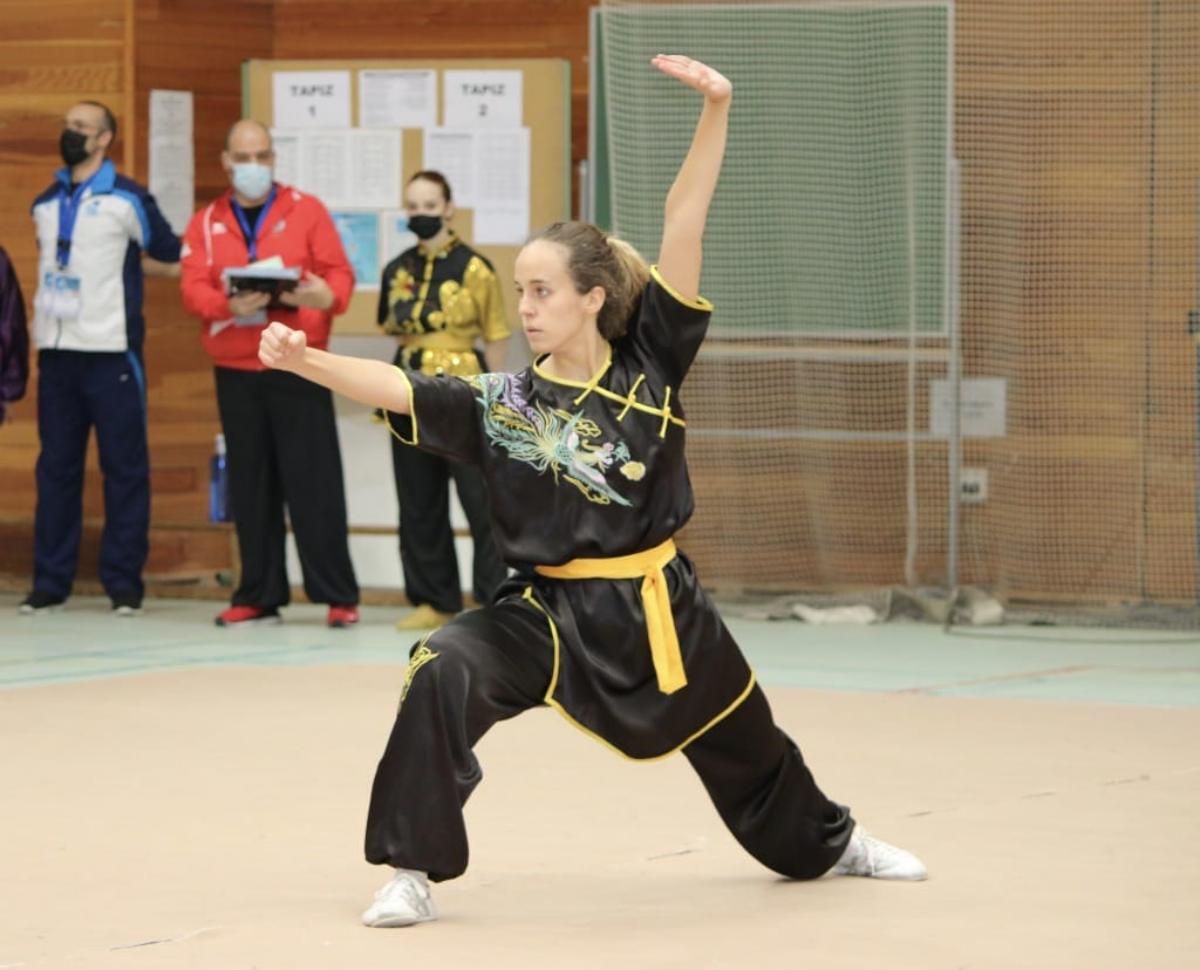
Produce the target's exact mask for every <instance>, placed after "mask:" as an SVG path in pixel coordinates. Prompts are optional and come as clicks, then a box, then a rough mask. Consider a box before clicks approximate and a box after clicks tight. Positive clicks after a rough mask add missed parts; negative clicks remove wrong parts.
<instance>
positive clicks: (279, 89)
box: [272, 71, 351, 128]
mask: <svg viewBox="0 0 1200 970" xmlns="http://www.w3.org/2000/svg"><path fill="white" fill-rule="evenodd" d="M272 81H273V87H274V96H275V120H274V122H273V127H275V128H349V127H350V124H351V120H350V72H349V71H276V72H275V74H274V76H273V78H272Z"/></svg>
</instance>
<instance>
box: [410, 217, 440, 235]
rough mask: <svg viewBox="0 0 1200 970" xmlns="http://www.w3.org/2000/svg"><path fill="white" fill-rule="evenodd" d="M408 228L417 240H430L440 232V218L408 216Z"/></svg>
mask: <svg viewBox="0 0 1200 970" xmlns="http://www.w3.org/2000/svg"><path fill="white" fill-rule="evenodd" d="M408 228H409V229H411V230H412V231H413V235H415V236H416V237H417V238H418V239H432V238H433V237H434V236H436V235H437V234H438V233H439V232H441V231H442V217H441V216H409V217H408Z"/></svg>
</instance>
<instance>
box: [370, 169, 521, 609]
mask: <svg viewBox="0 0 1200 970" xmlns="http://www.w3.org/2000/svg"><path fill="white" fill-rule="evenodd" d="M404 204H405V208H406V209H407V210H408V218H409V228H410V229H411V230H412V231H413V233H414V234H415V235H416V236H417V238H418V239H420V240H421V242H420V243H419V244H418V245H416V246H414V247H413V248H411V249H407V250H405V251H404V252H403V253H401V254H400V255H399V256H397V257H396V258H395V259H393V260H392V261H391V262H390V263H388V265H387V266H386V267H385V268H384V271H383V280H382V282H381V284H380V289H379V314H378V319H379V324H380V326H381V327H383V329H384V331H386V332H387V333H390V334H395V335H396V336H397V337H399V341H400V346H399V347H398V348H397V350H396V358H395V364H396V366H397V367H401V368H403V369H404V370H406V371H412V372H415V373H419V374H429V375H439V374H445V375H449V376H453V377H467V378H469V377H474V376H475V375H477V374H481V373H483V372H485V371H498V370H501V368H502V366H503V364H504V355H505V351H506V349H507V344H508V338H509V335H510V331H509V328H508V324H507V321H506V320H505V314H504V299H503V297H502V296H501V292H500V285H499V281H498V280H497V278H496V273H495V271H494V270H493V269H492V265H491V263H489V262H488V261H487V260H486V259H485V258H484V257H483V256H481V255H480V254H479V253H477V252H475V251H474V250H473V249H472V248H471V247H470V246H468V245H467V244H466V243H464V242H462V240H460V239H459V238H458V236H456V235H455V234H454V231H453V230H452V229H450V227H449V225H448V222H449V220H450V218H451V216H453V214H454V206H453V203H452V202H451V190H450V185H449V184H448V183H447V181H446V179H445V177H444V176H443V175H442V174H441V173H440V172H434V171H422V172H418V173H417V174H416V175H414V176H413V177H412V178H411V179H410V180H409V182H408V185H407V186H406V187H405V190H404ZM480 339H482V340H483V342H484V345H485V350H484V352H483V353H480V351H479V349H478V347H477V342H478V341H479V340H480ZM392 466H393V468H394V470H395V475H396V496H397V498H398V499H399V502H400V562H401V565H402V567H403V570H404V588H405V591H406V593H407V595H408V598H409V601H410V602H411V603H412V605H413V606H414V607H415V609H414V610H413V612H412V613H411V614H409V615H408V616H407V617H405V618H404V619H402V620H401V621H400V622H399V623H397V624H396V625H397V626H398V627H399V628H400V629H430V628H434V627H438V626H441V625H442V624H444V623H445V622H446V621H448V620H449V619H450V618H451V617H452V616H454V614H456V613H458V612H459V611H461V610H462V608H463V601H462V590H461V588H460V583H459V576H458V558H457V556H456V555H455V552H454V532H453V530H452V529H451V527H450V504H449V490H448V485H449V482H450V479H451V478H453V479H454V486H455V489H456V491H457V492H458V498H459V501H460V502H461V503H462V507H463V511H464V512H465V513H466V516H467V522H468V523H469V525H470V527H471V537H472V539H473V541H474V548H475V562H474V567H473V570H472V585H473V591H474V594H475V598H476V600H478V601H479V602H480V603H488V602H490V601H491V598H492V596H493V594H494V593H495V592H496V590H497V589H498V588H499V586H500V584H501V583H502V582H503V581H504V578H505V575H506V572H507V570H506V569H505V566H504V563H503V561H502V560H501V559H500V554H499V553H498V552H497V551H496V544H495V542H494V541H493V539H492V530H491V523H490V521H489V518H488V510H487V496H486V491H485V488H486V487H485V485H484V481H483V477H482V475H481V474H480V473H479V470H478V469H477V468H474V467H471V466H469V465H464V464H461V463H459V462H455V461H451V460H448V459H446V458H442V457H440V456H438V455H431V454H428V453H426V452H421V451H418V450H416V449H414V448H408V447H406V446H405V445H403V444H401V443H400V442H399V441H396V440H395V439H393V440H392Z"/></svg>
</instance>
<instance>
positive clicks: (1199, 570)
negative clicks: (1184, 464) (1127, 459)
mask: <svg viewBox="0 0 1200 970" xmlns="http://www.w3.org/2000/svg"><path fill="white" fill-rule="evenodd" d="M1194 231H1195V236H1196V241H1195V246H1196V290H1195V293H1194V294H1193V295H1192V299H1193V300H1194V301H1195V306H1194V307H1193V308H1192V312H1191V314H1189V318H1188V331H1189V332H1190V333H1191V335H1192V345H1193V346H1194V347H1195V355H1196V380H1195V386H1194V388H1193V393H1194V395H1195V400H1196V405H1195V407H1196V428H1195V432H1194V434H1195V443H1196V449H1195V450H1196V472H1195V480H1194V481H1193V482H1192V495H1193V496H1194V501H1195V513H1194V515H1195V523H1194V525H1193V529H1194V530H1195V533H1196V566H1195V570H1196V571H1195V577H1194V578H1193V580H1192V582H1193V584H1194V588H1193V591H1192V592H1193V595H1194V596H1195V599H1196V602H1197V603H1200V179H1196V228H1195V230H1194Z"/></svg>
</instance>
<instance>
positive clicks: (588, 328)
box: [516, 239, 604, 354]
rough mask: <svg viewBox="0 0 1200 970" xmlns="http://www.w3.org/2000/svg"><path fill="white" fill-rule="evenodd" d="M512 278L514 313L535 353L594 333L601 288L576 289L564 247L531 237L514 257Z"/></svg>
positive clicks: (601, 298) (553, 349)
mask: <svg viewBox="0 0 1200 970" xmlns="http://www.w3.org/2000/svg"><path fill="white" fill-rule="evenodd" d="M516 278H517V296H518V298H519V300H520V302H519V303H518V305H517V312H518V314H520V317H521V326H522V327H523V328H524V330H525V337H526V339H527V340H528V341H529V349H530V350H532V351H533V352H534V353H535V354H552V353H554V352H555V351H556V350H559V349H562V348H564V347H567V346H569V345H570V344H572V343H573V342H574V341H576V340H578V339H580V338H581V337H583V336H585V335H587V336H590V335H591V334H592V333H594V332H595V330H596V315H597V314H598V313H599V312H600V308H601V307H602V306H603V305H604V290H603V289H602V288H601V287H599V286H596V287H593V288H592V289H591V290H589V291H588V292H587V293H580V292H578V291H577V290H576V288H575V283H574V281H573V280H572V279H571V273H570V270H568V268H567V250H566V247H564V246H562V245H561V244H560V243H556V242H549V241H548V240H545V239H535V240H534V241H533V242H531V243H529V245H527V246H526V247H525V248H524V249H522V250H521V252H520V254H519V255H518V256H517V264H516Z"/></svg>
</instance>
